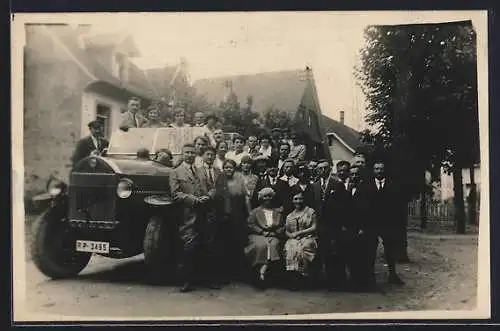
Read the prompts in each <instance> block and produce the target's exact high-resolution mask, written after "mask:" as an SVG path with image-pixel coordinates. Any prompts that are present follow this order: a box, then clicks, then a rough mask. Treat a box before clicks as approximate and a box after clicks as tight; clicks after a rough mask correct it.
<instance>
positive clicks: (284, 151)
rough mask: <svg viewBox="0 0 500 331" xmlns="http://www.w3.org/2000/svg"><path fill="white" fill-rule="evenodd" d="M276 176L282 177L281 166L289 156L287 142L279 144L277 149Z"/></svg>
mask: <svg viewBox="0 0 500 331" xmlns="http://www.w3.org/2000/svg"><path fill="white" fill-rule="evenodd" d="M278 152H279V155H278V164H277V166H278V174H279V175H280V177H281V176H283V165H284V164H285V161H286V160H288V159H289V155H290V144H288V143H287V142H280V144H279V148H278Z"/></svg>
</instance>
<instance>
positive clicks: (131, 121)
mask: <svg viewBox="0 0 500 331" xmlns="http://www.w3.org/2000/svg"><path fill="white" fill-rule="evenodd" d="M140 107H141V101H140V100H139V98H136V97H132V98H130V99H129V100H128V104H127V111H126V112H124V113H123V114H122V120H121V123H120V130H123V131H127V130H128V129H130V128H140V127H143V126H144V125H145V124H146V123H147V121H148V120H147V119H146V118H145V117H144V116H142V115H141V114H140V113H139V108H140Z"/></svg>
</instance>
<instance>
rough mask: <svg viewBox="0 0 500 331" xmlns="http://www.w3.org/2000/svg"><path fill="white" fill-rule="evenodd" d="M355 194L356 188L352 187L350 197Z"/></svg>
mask: <svg viewBox="0 0 500 331" xmlns="http://www.w3.org/2000/svg"><path fill="white" fill-rule="evenodd" d="M355 193H356V188H355V187H353V188H352V191H351V194H352V195H354V194H355Z"/></svg>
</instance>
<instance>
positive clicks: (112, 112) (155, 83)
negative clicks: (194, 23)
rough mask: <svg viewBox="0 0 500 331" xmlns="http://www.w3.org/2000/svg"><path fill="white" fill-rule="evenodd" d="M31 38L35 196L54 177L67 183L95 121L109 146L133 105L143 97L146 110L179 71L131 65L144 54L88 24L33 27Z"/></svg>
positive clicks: (28, 70)
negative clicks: (122, 117) (78, 144)
mask: <svg viewBox="0 0 500 331" xmlns="http://www.w3.org/2000/svg"><path fill="white" fill-rule="evenodd" d="M25 32H26V46H25V49H24V166H25V192H26V195H27V196H30V195H31V194H33V193H36V192H38V191H41V190H43V189H44V187H45V184H46V182H47V180H48V179H49V178H50V176H51V175H52V176H57V177H60V178H62V179H67V177H68V174H69V169H70V163H71V162H70V157H71V155H72V153H73V150H74V147H75V145H76V142H77V141H78V140H79V139H80V138H82V137H84V136H86V135H88V128H87V123H88V122H89V121H91V120H93V119H97V118H100V119H102V120H103V122H104V124H105V135H106V137H107V138H108V139H109V137H110V135H111V132H113V131H114V130H116V129H117V128H118V126H119V122H120V114H121V112H123V111H125V110H126V106H127V100H128V98H129V97H131V96H136V97H139V98H141V100H142V103H143V106H147V105H148V104H149V103H150V102H151V100H153V99H155V98H158V96H159V95H160V94H161V93H162V92H163V91H162V88H163V87H164V86H166V85H165V84H164V81H170V80H171V79H172V78H173V74H174V73H175V72H176V70H177V67H176V66H172V67H166V68H160V69H152V70H151V71H149V70H146V71H143V70H141V69H139V68H138V67H137V66H136V65H135V64H134V63H133V62H132V59H133V58H135V57H138V56H140V52H139V50H138V48H137V46H136V44H135V43H134V40H133V38H132V37H131V36H130V35H127V34H124V33H113V34H93V33H92V31H91V29H90V27H89V26H87V25H79V26H76V27H74V26H70V25H67V24H50V25H49V24H43V25H42V24H30V25H26V28H25ZM159 72H161V73H162V75H159V74H158V73H159ZM148 73H149V74H151V76H152V77H149V76H148ZM169 74H170V75H169ZM160 76H161V77H160ZM160 78H161V79H160ZM162 80H163V81H162Z"/></svg>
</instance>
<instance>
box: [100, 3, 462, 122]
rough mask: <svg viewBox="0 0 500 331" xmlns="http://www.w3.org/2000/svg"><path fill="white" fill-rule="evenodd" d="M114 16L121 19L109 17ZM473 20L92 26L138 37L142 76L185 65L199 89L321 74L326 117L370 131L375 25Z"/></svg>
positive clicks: (370, 15)
mask: <svg viewBox="0 0 500 331" xmlns="http://www.w3.org/2000/svg"><path fill="white" fill-rule="evenodd" d="M108 15H113V14H108ZM463 19H470V12H464V11H463V12H446V14H444V13H443V12H436V11H434V12H409V11H399V12H302V13H293V12H274V13H270V12H268V13H263V12H258V13H256V12H241V13H143V14H141V15H139V16H138V15H134V14H120V16H116V17H114V18H113V20H112V24H110V23H109V22H110V20H109V19H108V20H101V21H96V22H92V24H93V30H94V31H95V32H99V31H111V30H121V31H126V32H128V33H130V34H131V35H132V36H133V37H134V40H135V42H136V44H137V46H138V48H139V50H140V52H141V56H140V57H139V58H136V59H133V61H134V62H135V63H136V64H137V65H138V66H139V67H141V68H153V67H162V66H164V65H166V64H169V65H172V64H176V63H178V61H179V59H180V58H181V57H184V58H185V59H186V60H187V62H188V64H189V72H190V74H191V79H192V81H195V80H197V79H200V78H207V77H217V76H226V75H238V74H246V73H257V72H266V71H279V70H290V69H302V68H305V66H306V65H309V66H310V67H312V69H313V74H314V77H315V81H316V86H317V91H318V97H319V100H320V105H321V108H322V112H323V114H325V115H327V116H329V117H331V118H333V119H336V120H338V119H339V112H340V110H344V111H345V123H346V124H347V125H349V126H351V127H353V128H355V129H358V130H360V129H363V128H365V127H366V124H365V123H364V121H363V117H364V114H365V111H364V109H365V106H364V97H363V95H362V93H361V91H360V89H359V87H358V86H357V85H356V79H355V77H354V74H353V73H354V69H353V68H354V66H355V64H357V63H358V62H357V61H358V59H359V56H358V52H359V50H360V49H361V48H362V47H363V44H364V37H363V30H364V29H365V27H366V26H367V25H370V24H409V23H421V22H422V21H425V22H443V21H452V20H463Z"/></svg>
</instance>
